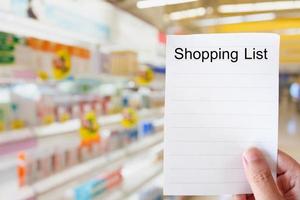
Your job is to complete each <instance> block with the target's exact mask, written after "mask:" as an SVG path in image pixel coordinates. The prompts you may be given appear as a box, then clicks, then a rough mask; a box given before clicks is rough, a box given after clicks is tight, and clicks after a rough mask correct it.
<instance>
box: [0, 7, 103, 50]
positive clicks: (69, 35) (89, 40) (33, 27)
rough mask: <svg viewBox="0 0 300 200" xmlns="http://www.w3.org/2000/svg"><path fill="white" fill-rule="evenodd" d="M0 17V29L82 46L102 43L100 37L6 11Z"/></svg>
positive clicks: (0, 13)
mask: <svg viewBox="0 0 300 200" xmlns="http://www.w3.org/2000/svg"><path fill="white" fill-rule="evenodd" d="M0 18H1V24H0V31H4V32H9V33H14V34H18V35H23V36H29V37H36V38H39V39H44V40H50V41H53V42H59V43H63V44H68V45H75V46H82V47H90V46H91V45H97V44H101V41H100V40H99V39H98V38H95V37H90V36H89V37H86V36H84V35H82V34H79V33H75V32H69V31H66V30H65V29H62V28H59V27H57V26H53V25H51V24H45V23H43V22H39V21H37V20H33V19H29V18H24V17H20V16H16V15H13V14H9V13H6V12H0Z"/></svg>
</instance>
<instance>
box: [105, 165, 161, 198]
mask: <svg viewBox="0 0 300 200" xmlns="http://www.w3.org/2000/svg"><path fill="white" fill-rule="evenodd" d="M162 171H163V165H162V162H159V163H152V164H149V165H148V166H146V167H144V168H142V169H140V170H138V171H136V173H135V174H134V175H131V176H129V177H126V178H125V180H124V183H123V184H122V186H121V187H120V188H117V189H116V190H115V191H113V192H110V193H108V194H107V195H105V196H104V197H102V198H101V199H104V200H121V199H126V198H128V197H130V196H131V195H133V194H134V193H136V192H137V191H139V189H141V188H142V187H144V186H145V184H147V183H149V182H150V181H151V180H152V179H155V178H156V177H157V176H159V175H161V173H162ZM136 174H139V176H137V175H136Z"/></svg>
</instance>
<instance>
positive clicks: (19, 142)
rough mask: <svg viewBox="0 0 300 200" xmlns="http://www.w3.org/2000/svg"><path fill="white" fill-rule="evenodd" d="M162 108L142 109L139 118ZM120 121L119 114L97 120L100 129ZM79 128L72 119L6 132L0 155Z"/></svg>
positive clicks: (153, 113) (77, 120)
mask: <svg viewBox="0 0 300 200" xmlns="http://www.w3.org/2000/svg"><path fill="white" fill-rule="evenodd" d="M162 113H163V108H156V109H143V110H141V111H139V116H140V118H146V117H151V116H157V115H162ZM121 119H122V115H121V114H115V115H109V116H103V117H99V118H98V122H99V124H100V125H101V126H102V127H107V126H112V125H114V124H118V123H119V122H120V121H121ZM79 128H80V120H79V119H73V120H69V121H67V122H64V123H54V124H51V125H47V126H40V127H35V128H25V129H22V130H15V131H8V132H6V133H3V134H1V135H0V155H4V154H7V153H11V152H15V151H18V150H22V149H26V148H29V147H33V146H34V145H36V140H37V139H41V138H45V137H52V136H58V135H64V134H73V133H74V132H76V131H77V130H78V129H79Z"/></svg>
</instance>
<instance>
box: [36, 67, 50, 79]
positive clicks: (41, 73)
mask: <svg viewBox="0 0 300 200" xmlns="http://www.w3.org/2000/svg"><path fill="white" fill-rule="evenodd" d="M38 77H39V78H40V79H41V80H43V81H46V80H48V79H49V76H48V73H47V72H45V71H42V70H41V71H39V72H38Z"/></svg>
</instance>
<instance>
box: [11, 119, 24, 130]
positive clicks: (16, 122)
mask: <svg viewBox="0 0 300 200" xmlns="http://www.w3.org/2000/svg"><path fill="white" fill-rule="evenodd" d="M24 127H25V122H24V121H23V120H21V119H14V120H12V122H11V128H12V129H21V128H24Z"/></svg>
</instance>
